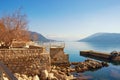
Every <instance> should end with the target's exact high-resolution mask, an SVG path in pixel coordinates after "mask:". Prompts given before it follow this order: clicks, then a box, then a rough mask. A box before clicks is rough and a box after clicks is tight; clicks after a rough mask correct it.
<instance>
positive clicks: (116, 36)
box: [78, 33, 120, 42]
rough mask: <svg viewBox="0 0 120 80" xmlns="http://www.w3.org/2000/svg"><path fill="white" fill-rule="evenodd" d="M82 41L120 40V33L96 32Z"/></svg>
mask: <svg viewBox="0 0 120 80" xmlns="http://www.w3.org/2000/svg"><path fill="white" fill-rule="evenodd" d="M78 41H82V42H120V33H95V34H93V35H91V36H88V37H86V38H84V39H81V40H78Z"/></svg>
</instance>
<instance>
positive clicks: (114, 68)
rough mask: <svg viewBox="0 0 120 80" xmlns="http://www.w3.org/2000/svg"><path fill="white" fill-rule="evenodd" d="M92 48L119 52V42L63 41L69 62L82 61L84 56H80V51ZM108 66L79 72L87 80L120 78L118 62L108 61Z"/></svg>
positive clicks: (114, 79) (118, 79) (116, 79)
mask: <svg viewBox="0 0 120 80" xmlns="http://www.w3.org/2000/svg"><path fill="white" fill-rule="evenodd" d="M83 50H94V51H98V52H107V53H108V54H110V53H111V52H112V51H118V52H120V43H114V42H106V43H105V42H104V43H102V42H65V49H64V51H65V53H66V54H69V61H70V62H82V61H84V60H85V59H87V58H86V57H83V56H80V51H83ZM108 64H109V66H108V67H103V68H101V69H98V70H95V71H86V72H84V73H79V74H82V75H84V76H85V77H86V78H87V79H88V80H120V64H114V63H108Z"/></svg>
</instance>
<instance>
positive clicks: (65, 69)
mask: <svg viewBox="0 0 120 80" xmlns="http://www.w3.org/2000/svg"><path fill="white" fill-rule="evenodd" d="M107 66H108V64H107V63H106V62H99V61H95V60H91V59H87V60H85V61H84V62H72V63H69V64H56V65H55V64H54V65H52V67H51V71H50V72H48V71H47V70H42V71H41V72H40V73H41V75H35V76H27V75H24V74H19V73H15V74H14V75H15V76H16V78H17V79H18V80H87V79H89V78H92V77H89V76H84V75H82V72H85V71H89V70H97V69H99V68H102V67H107ZM73 72H75V73H79V75H77V76H75V75H73V74H72V73H73ZM4 80H8V79H7V78H6V77H4Z"/></svg>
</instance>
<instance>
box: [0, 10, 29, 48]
mask: <svg viewBox="0 0 120 80" xmlns="http://www.w3.org/2000/svg"><path fill="white" fill-rule="evenodd" d="M14 39H15V40H17V41H29V40H30V34H29V31H28V25H27V20H26V15H25V14H22V13H21V12H20V10H17V11H16V12H14V13H13V14H11V15H7V16H3V17H2V18H1V19H0V41H1V42H4V43H5V46H10V45H11V43H12V41H13V40H14Z"/></svg>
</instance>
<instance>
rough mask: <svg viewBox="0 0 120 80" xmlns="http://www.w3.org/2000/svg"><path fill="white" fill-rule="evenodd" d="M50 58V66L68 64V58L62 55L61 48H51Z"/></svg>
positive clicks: (66, 55)
mask: <svg viewBox="0 0 120 80" xmlns="http://www.w3.org/2000/svg"><path fill="white" fill-rule="evenodd" d="M50 56H51V63H52V64H56V63H68V62H69V56H68V54H65V53H64V48H63V47H51V48H50Z"/></svg>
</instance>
